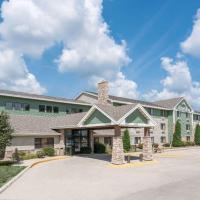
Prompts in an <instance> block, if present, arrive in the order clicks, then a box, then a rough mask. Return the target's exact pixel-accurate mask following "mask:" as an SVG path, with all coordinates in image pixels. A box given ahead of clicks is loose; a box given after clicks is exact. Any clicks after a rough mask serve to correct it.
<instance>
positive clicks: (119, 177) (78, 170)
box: [0, 149, 200, 200]
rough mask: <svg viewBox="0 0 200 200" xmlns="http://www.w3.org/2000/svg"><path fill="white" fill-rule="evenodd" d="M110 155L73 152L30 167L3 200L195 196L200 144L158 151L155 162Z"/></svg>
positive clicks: (193, 199) (199, 173) (199, 180)
mask: <svg viewBox="0 0 200 200" xmlns="http://www.w3.org/2000/svg"><path fill="white" fill-rule="evenodd" d="M108 160H109V157H105V156H95V157H79V156H76V157H72V158H69V159H66V160H59V161H51V162H48V163H44V164H40V165H37V166H35V167H33V168H31V169H30V170H28V171H27V172H26V173H25V174H24V175H23V176H22V177H20V178H19V179H18V180H17V181H16V182H14V183H13V184H12V185H11V186H10V187H9V188H8V189H7V190H5V191H4V192H3V193H2V194H0V199H1V200H33V199H34V200H35V199H37V200H55V199H59V200H62V199H65V200H66V199H70V200H80V199H84V200H94V199H95V200H105V199H108V200H112V199H113V200H120V199H125V200H129V199H130V200H132V199H137V200H144V199H148V200H168V199H170V200H174V199H176V200H179V199H180V200H186V199H187V200H189V199H190V200H199V199H200V193H199V186H200V149H191V150H183V151H176V152H167V153H164V154H157V155H156V156H155V160H156V162H152V163H149V164H145V163H144V164H138V162H139V161H138V162H137V161H136V162H137V163H135V164H134V163H132V164H131V165H124V166H123V167H114V166H112V165H110V164H109V161H108Z"/></svg>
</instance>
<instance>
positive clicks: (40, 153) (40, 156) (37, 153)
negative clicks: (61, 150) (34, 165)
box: [36, 151, 45, 158]
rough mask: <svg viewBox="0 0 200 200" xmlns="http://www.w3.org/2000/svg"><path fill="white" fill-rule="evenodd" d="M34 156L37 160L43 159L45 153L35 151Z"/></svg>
mask: <svg viewBox="0 0 200 200" xmlns="http://www.w3.org/2000/svg"><path fill="white" fill-rule="evenodd" d="M36 155H37V157H38V158H44V157H45V153H44V152H43V151H37V152H36Z"/></svg>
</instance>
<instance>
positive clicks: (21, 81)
mask: <svg viewBox="0 0 200 200" xmlns="http://www.w3.org/2000/svg"><path fill="white" fill-rule="evenodd" d="M0 69H1V73H0V88H1V89H10V90H16V91H25V92H31V93H38V94H42V93H44V92H45V91H46V90H45V88H43V87H42V86H40V84H39V83H38V81H37V80H36V78H35V76H34V75H33V74H31V73H30V72H29V71H28V69H27V67H26V65H25V63H24V60H23V59H22V58H21V57H20V56H19V55H17V54H16V53H15V52H14V51H13V50H10V49H5V50H1V51H0Z"/></svg>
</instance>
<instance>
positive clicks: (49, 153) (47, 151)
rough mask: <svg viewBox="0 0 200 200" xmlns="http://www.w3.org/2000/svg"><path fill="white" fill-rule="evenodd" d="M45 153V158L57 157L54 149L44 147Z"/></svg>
mask: <svg viewBox="0 0 200 200" xmlns="http://www.w3.org/2000/svg"><path fill="white" fill-rule="evenodd" d="M42 151H43V152H44V154H45V156H54V155H55V150H54V148H53V147H44V148H43V149H42Z"/></svg>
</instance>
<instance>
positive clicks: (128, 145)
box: [122, 129, 131, 152]
mask: <svg viewBox="0 0 200 200" xmlns="http://www.w3.org/2000/svg"><path fill="white" fill-rule="evenodd" d="M122 139H123V147H124V151H125V152H128V151H130V149H131V141H130V135H129V131H128V129H126V130H125V131H124V135H123V138H122Z"/></svg>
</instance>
